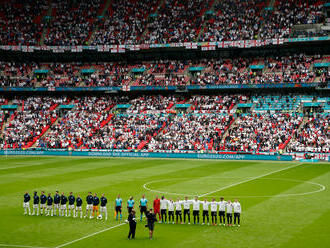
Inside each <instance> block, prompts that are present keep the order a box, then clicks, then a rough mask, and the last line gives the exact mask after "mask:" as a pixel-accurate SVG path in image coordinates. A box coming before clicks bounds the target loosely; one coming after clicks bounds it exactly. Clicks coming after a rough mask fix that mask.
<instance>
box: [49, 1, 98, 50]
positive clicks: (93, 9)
mask: <svg viewBox="0 0 330 248" xmlns="http://www.w3.org/2000/svg"><path fill="white" fill-rule="evenodd" d="M103 2H104V0H88V1H86V0H83V1H68V0H65V1H63V0H55V1H54V3H52V6H53V12H52V16H51V19H50V20H49V21H48V22H46V24H45V25H46V29H47V34H46V35H45V39H44V44H46V45H53V46H54V45H56V46H66V45H81V44H88V40H89V38H90V36H91V34H92V31H93V28H94V25H95V23H97V21H98V19H97V15H98V14H99V12H100V9H101V6H102V3H103ZM103 4H104V3H103Z"/></svg>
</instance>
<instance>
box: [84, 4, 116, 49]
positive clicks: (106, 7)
mask: <svg viewBox="0 0 330 248" xmlns="http://www.w3.org/2000/svg"><path fill="white" fill-rule="evenodd" d="M110 3H111V0H106V3H105V4H104V6H103V8H102V9H101V10H100V12H99V15H100V16H104V17H105V15H106V13H107V10H108V9H109V7H110ZM110 12H111V11H110ZM111 13H112V12H111ZM98 30H99V25H95V27H94V29H93V30H92V32H91V33H90V34H89V37H88V44H90V42H91V40H92V38H93V35H94V34H95V33H96V32H97V31H98Z"/></svg>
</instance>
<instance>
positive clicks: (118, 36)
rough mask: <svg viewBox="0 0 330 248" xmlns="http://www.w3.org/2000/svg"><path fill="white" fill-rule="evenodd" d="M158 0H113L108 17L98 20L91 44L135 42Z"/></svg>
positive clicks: (142, 31)
mask: <svg viewBox="0 0 330 248" xmlns="http://www.w3.org/2000/svg"><path fill="white" fill-rule="evenodd" d="M159 2H160V1H159V0H151V1H137V0H115V1H111V3H110V8H109V9H108V10H107V16H108V18H107V19H105V20H104V21H102V22H100V24H99V27H98V29H97V31H96V32H95V33H94V34H93V36H92V39H91V44H92V45H103V44H136V43H137V42H139V40H140V38H141V36H142V34H143V33H144V31H145V29H146V25H147V21H148V17H149V15H150V14H152V13H153V12H154V11H155V10H156V8H157V6H158V4H159Z"/></svg>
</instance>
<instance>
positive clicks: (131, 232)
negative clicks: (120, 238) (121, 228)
mask: <svg viewBox="0 0 330 248" xmlns="http://www.w3.org/2000/svg"><path fill="white" fill-rule="evenodd" d="M127 221H128V224H129V233H128V239H135V230H136V219H135V210H134V209H133V210H132V211H131V212H130V213H129V215H128V218H127Z"/></svg>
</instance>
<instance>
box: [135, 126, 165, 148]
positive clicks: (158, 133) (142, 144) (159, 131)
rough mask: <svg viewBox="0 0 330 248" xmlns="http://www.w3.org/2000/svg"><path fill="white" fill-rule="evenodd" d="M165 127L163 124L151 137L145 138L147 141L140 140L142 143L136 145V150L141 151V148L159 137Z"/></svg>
mask: <svg viewBox="0 0 330 248" xmlns="http://www.w3.org/2000/svg"><path fill="white" fill-rule="evenodd" d="M165 127H166V122H163V125H162V127H161V128H160V129H159V130H158V131H157V132H156V133H154V135H153V136H150V137H147V139H145V140H142V141H141V142H140V143H139V144H138V146H137V149H138V150H142V149H143V148H144V147H145V146H146V145H147V144H148V143H149V142H150V140H151V139H152V138H153V137H156V136H158V135H160V134H161V132H162V131H163V130H164V128H165Z"/></svg>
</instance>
